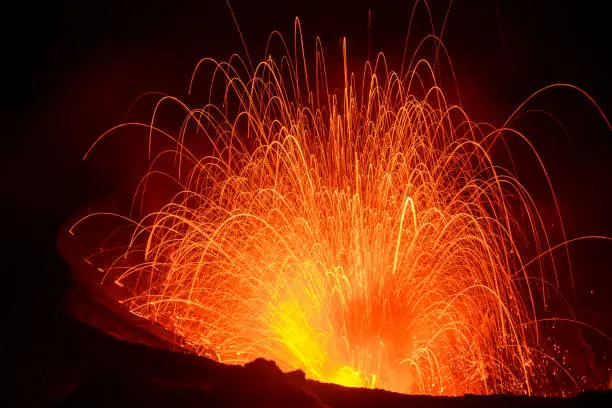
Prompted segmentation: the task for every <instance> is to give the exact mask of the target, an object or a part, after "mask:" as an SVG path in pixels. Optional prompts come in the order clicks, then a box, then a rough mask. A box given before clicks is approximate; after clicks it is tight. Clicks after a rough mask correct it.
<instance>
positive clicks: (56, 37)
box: [0, 0, 612, 364]
mask: <svg viewBox="0 0 612 408" xmlns="http://www.w3.org/2000/svg"><path fill="white" fill-rule="evenodd" d="M8 3H9V2H3V4H2V5H1V6H0V16H1V17H0V18H1V19H2V22H1V24H0V30H1V33H0V41H1V48H0V49H1V50H2V51H1V52H2V68H1V69H2V71H3V72H2V76H1V77H0V80H1V81H2V98H1V101H0V104H1V108H0V115H1V117H0V123H2V127H1V129H2V132H1V135H0V137H1V138H2V140H1V142H0V148H1V153H0V154H1V157H0V166H2V168H1V171H0V177H1V178H2V184H1V185H2V190H3V194H2V197H3V198H2V203H1V205H2V207H3V212H2V214H4V220H3V223H4V225H5V226H4V229H3V230H4V234H3V240H4V241H5V242H4V243H3V244H2V248H3V250H4V251H6V255H5V256H4V259H5V262H4V266H5V267H3V268H2V270H3V272H4V279H3V287H4V292H5V293H9V294H10V296H9V297H8V298H9V300H8V301H9V307H8V308H3V310H5V313H7V316H8V321H9V322H10V325H11V328H12V333H13V334H11V335H10V337H11V339H12V340H14V341H16V344H17V343H19V344H20V346H19V348H21V349H26V350H34V351H33V352H32V353H33V354H32V355H34V356H36V359H38V361H39V364H44V361H45V359H44V358H39V357H40V356H42V355H43V354H44V353H47V352H48V349H49V347H51V346H49V344H51V345H53V346H54V347H55V346H57V344H58V343H61V340H57V339H61V335H58V334H57V333H55V334H54V335H55V337H54V339H55V340H53V341H51V340H48V339H47V337H48V336H52V335H53V333H54V331H55V330H56V329H55V328H56V325H55V324H56V321H57V319H58V317H57V316H58V315H60V314H61V308H62V306H61V300H60V299H61V296H62V294H63V293H64V292H65V291H66V290H67V288H68V287H69V285H70V277H69V276H70V275H69V273H68V271H67V266H66V265H65V263H64V262H63V261H62V260H61V257H60V256H59V255H58V253H57V250H56V244H55V241H56V235H57V230H58V228H59V227H60V225H61V224H62V223H63V222H65V221H66V219H68V218H69V217H70V216H71V215H72V214H74V212H75V211H77V210H79V209H81V208H82V207H83V206H85V205H87V204H88V203H91V202H92V201H95V200H98V199H100V198H102V197H104V196H106V195H108V194H109V193H110V192H111V191H112V190H113V189H115V188H116V187H117V186H118V185H119V184H120V183H121V182H123V181H124V179H125V178H126V177H127V176H126V174H128V173H130V170H133V168H132V167H133V166H132V161H131V160H128V157H129V156H128V152H126V151H123V152H122V151H114V153H113V157H112V160H110V159H109V158H108V156H107V158H106V159H104V155H103V154H102V153H100V154H99V155H98V156H96V158H95V159H93V160H92V161H91V162H82V161H81V157H82V155H83V153H84V152H85V151H86V150H87V148H88V147H89V145H90V144H91V142H92V141H93V140H94V139H95V138H96V137H97V136H98V135H99V134H100V133H101V132H103V131H105V130H106V129H108V128H109V127H110V126H112V125H114V124H117V123H119V122H121V121H122V119H123V117H124V114H125V113H126V111H127V109H128V107H129V106H130V103H131V102H132V101H134V100H135V99H136V98H137V97H138V96H139V95H141V94H142V93H144V92H147V91H162V92H166V93H170V94H174V95H177V96H179V97H185V96H186V89H187V84H188V81H189V78H190V75H191V72H192V69H193V67H194V66H195V64H196V62H197V61H198V59H199V58H201V57H205V56H212V57H215V58H227V57H228V56H229V55H230V54H231V53H233V52H241V51H242V48H241V44H240V39H239V37H238V35H237V32H236V29H235V27H234V25H233V22H232V19H231V15H230V14H229V12H228V10H227V7H226V5H225V1H224V0H208V1H174V2H168V1H158V0H154V1H135V0H129V1H118V0H107V1H104V2H83V1H59V2H42V1H41V2H39V3H40V4H36V2H19V4H13V5H9V4H8ZM412 3H413V2H412V1H405V2H401V1H384V0H382V1H381V0H368V1H366V0H359V1H344V0H343V1H333V0H328V1H311V2H301V1H300V2H298V1H295V2H293V1H290V2H287V3H283V2H279V1H244V0H242V1H240V0H235V1H233V2H232V4H233V7H234V11H235V13H236V17H237V18H238V21H239V23H240V26H241V28H242V31H243V34H244V36H245V38H246V40H247V43H248V45H249V49H250V52H251V55H252V56H254V57H258V56H261V53H262V51H263V45H264V41H265V39H266V38H267V35H268V33H269V32H270V31H271V30H273V29H279V30H280V31H282V32H284V33H286V34H287V35H288V36H290V35H291V33H292V27H293V17H294V16H299V17H300V19H301V21H302V24H303V27H304V36H305V40H306V43H307V44H312V43H313V42H314V38H315V36H316V35H318V36H320V37H322V39H323V42H324V44H326V47H328V48H329V49H330V50H331V51H332V52H333V50H334V49H337V44H338V41H339V40H340V38H341V37H342V36H347V37H348V46H349V55H350V58H351V59H353V60H360V59H363V58H364V57H365V56H366V55H367V46H366V44H367V15H368V9H370V10H371V12H372V48H373V50H375V51H379V50H383V51H384V52H385V53H386V54H387V55H388V56H390V57H391V60H392V61H393V60H395V61H396V60H397V59H398V57H399V56H401V52H402V49H403V42H404V39H405V34H406V29H407V26H408V21H409V15H410V10H411V6H412ZM432 3H434V2H432ZM435 3H437V4H439V3H446V2H435ZM454 3H455V4H453V6H452V9H451V13H450V18H449V21H448V27H447V29H446V34H445V43H446V44H447V46H448V49H449V52H450V56H451V58H452V60H453V64H454V69H455V71H456V74H457V80H458V84H459V87H460V91H461V95H462V100H463V105H464V108H465V109H466V111H467V112H468V113H469V114H470V115H471V116H472V117H473V118H475V119H478V120H487V121H490V122H493V123H495V124H498V125H499V124H501V123H502V122H503V120H504V119H505V117H507V115H508V114H509V113H510V112H511V111H512V110H513V109H514V107H516V106H517V105H518V104H520V103H521V102H522V101H523V100H524V99H525V98H526V97H528V96H529V95H530V94H531V93H532V92H534V91H536V90H537V89H539V88H541V87H543V86H545V85H548V84H550V83H556V82H569V83H572V84H574V85H577V86H579V87H582V88H583V89H585V90H586V91H587V92H588V93H589V94H590V95H592V96H593V97H594V98H595V99H596V100H597V101H598V102H599V103H600V105H601V107H602V108H603V110H604V112H606V113H607V114H608V115H612V82H611V81H612V79H611V77H610V75H609V73H610V72H612V65H611V64H612V63H611V62H610V60H611V59H610V58H609V55H608V54H609V42H610V40H611V35H610V29H609V21H608V19H609V14H608V13H606V11H605V6H604V5H599V3H604V2H596V1H591V2H569V1H568V2H565V1H552V0H546V1H537V2H533V1H528V0H521V1H515V0H482V1H461V0H457V1H455V2H454ZM433 9H434V18H435V23H436V26H437V27H438V28H439V27H440V24H441V21H442V16H443V13H444V11H445V7H440V8H439V9H438V8H436V7H434V8H433ZM421 11H422V10H421ZM417 16H419V17H420V18H421V19H422V18H423V17H424V13H422V12H421V13H419V14H417ZM419 21H420V22H422V20H419ZM419 21H417V27H420V26H421V25H422V24H421V23H419ZM328 64H329V65H334V64H337V65H336V66H340V65H339V64H340V61H339V60H338V61H336V62H333V61H328ZM395 68H398V67H397V66H396V67H395ZM533 107H534V108H540V109H547V110H549V111H551V112H552V113H554V114H555V115H556V116H557V117H558V118H559V119H561V121H562V122H563V123H564V124H565V125H566V127H567V129H568V134H567V135H565V134H563V133H562V132H561V131H554V132H553V131H552V129H554V127H551V126H546V125H539V124H537V123H535V124H533V126H531V131H530V126H527V127H526V128H525V129H523V130H525V131H526V132H527V134H528V135H529V136H530V137H531V138H532V141H533V142H534V144H535V146H536V147H537V149H538V150H539V152H540V153H541V155H542V158H543V160H544V162H545V164H546V166H547V168H548V170H549V172H550V176H551V179H552V182H553V185H554V187H555V189H556V192H557V194H558V197H559V200H560V205H561V211H562V213H563V215H564V217H565V221H566V226H567V230H568V235H569V236H570V237H572V236H578V235H591V234H598V235H608V236H612V216H611V215H610V212H609V208H610V206H611V203H612V193H611V192H612V179H611V177H610V176H611V175H612V133H610V132H609V131H607V130H606V127H605V124H604V122H603V120H601V118H600V117H598V115H597V112H596V110H595V109H594V107H593V106H592V105H590V104H588V103H587V101H586V100H585V99H584V98H582V97H581V96H580V95H579V94H577V93H575V92H571V91H567V90H566V91H559V90H556V91H553V92H551V93H549V94H548V95H545V96H543V97H541V98H539V99H537V100H536V101H535V103H534V105H533ZM122 163H123V164H122ZM520 164H521V163H519V176H521V177H522V178H521V179H522V180H524V181H525V183H526V184H527V185H529V183H530V174H529V170H523V172H521V169H520ZM134 166H135V165H134ZM526 169H530V167H529V166H528V165H527V166H526ZM534 194H535V195H536V197H538V196H539V193H538V191H535V192H534ZM542 200H543V201H542V203H541V204H542V206H544V208H545V209H546V206H547V205H548V204H546V202H545V200H544V196H542ZM572 251H573V252H572V253H573V256H574V266H575V268H576V272H577V276H578V279H577V283H576V288H575V289H574V290H569V289H568V290H567V292H565V293H566V296H567V297H568V299H570V301H572V302H573V305H574V307H575V310H576V312H577V313H578V317H579V319H580V320H583V321H585V322H588V323H592V324H594V325H596V326H597V327H599V328H601V329H602V330H604V331H605V332H607V333H608V334H612V319H610V317H609V314H608V313H606V310H612V296H609V295H608V293H609V292H610V290H611V289H612V277H611V276H610V272H611V268H610V266H609V265H610V262H611V261H612V256H611V254H612V245H610V244H605V243H597V242H594V243H589V244H585V243H583V244H580V245H577V246H576V247H575V248H574V249H573V250H572ZM7 261H8V262H7ZM7 277H8V281H7V280H6V278H7ZM591 290H593V291H594V292H593V294H592V295H591V294H590V291H591ZM49 333H51V334H49ZM58 336H59V337H58ZM608 349H609V348H608ZM45 350H47V351H45ZM32 364H36V363H32Z"/></svg>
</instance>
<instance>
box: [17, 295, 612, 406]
mask: <svg viewBox="0 0 612 408" xmlns="http://www.w3.org/2000/svg"><path fill="white" fill-rule="evenodd" d="M67 304H68V305H69V307H70V308H72V310H73V311H74V312H76V313H77V314H79V313H80V316H81V318H88V317H87V316H86V313H93V314H95V316H96V319H97V321H98V325H99V327H103V328H104V329H105V330H107V331H110V332H113V333H115V335H117V336H121V337H123V338H129V339H131V340H137V341H139V342H140V343H133V342H128V341H124V340H119V339H117V338H116V337H114V336H111V335H109V334H106V333H104V332H102V331H100V330H98V329H95V328H93V327H91V326H89V325H87V324H85V323H82V322H81V321H80V320H77V319H75V318H74V317H73V316H72V315H69V314H68V313H64V314H63V316H61V317H58V318H57V319H56V320H55V321H54V330H53V331H52V332H51V333H45V336H46V341H45V342H44V345H42V346H40V345H39V346H38V347H37V349H31V348H28V347H23V348H20V349H18V350H17V352H16V353H15V354H14V355H13V357H15V358H16V359H17V362H18V370H17V384H16V387H14V388H12V390H11V392H10V395H11V397H10V404H9V406H55V407H65V406H66V407H132V408H133V407H141V406H143V407H148V408H152V407H165V408H166V407H208V406H219V407H226V406H244V407H260V406H261V407H296V408H298V407H382V406H385V407H413V408H418V407H427V408H430V407H451V408H452V407H457V408H460V407H488V406H495V407H524V406H525V407H578V406H600V407H609V406H612V391H605V392H587V393H583V394H581V395H579V396H577V397H575V398H569V399H562V398H529V397H513V396H503V395H493V396H475V395H468V396H464V397H429V396H409V395H402V394H397V393H392V392H388V391H382V390H367V389H356V388H345V387H341V386H337V385H332V384H323V383H319V382H316V381H311V380H307V379H306V378H305V377H304V374H303V373H302V372H301V371H294V372H289V373H283V372H281V371H280V369H279V368H278V367H277V366H276V365H275V364H274V362H270V361H266V360H263V359H258V360H255V361H253V362H251V363H249V364H247V365H246V366H244V367H241V366H229V365H224V364H221V363H218V362H216V361H213V360H210V359H206V358H202V357H197V356H193V355H187V354H184V353H181V352H179V351H177V350H175V351H172V350H171V349H172V346H171V343H170V342H169V341H165V340H163V339H160V338H159V337H157V336H152V335H151V334H150V333H148V332H145V331H144V330H142V331H140V329H139V328H138V327H137V325H134V322H130V321H127V320H126V319H129V318H128V317H126V316H120V315H117V314H115V313H113V312H111V311H109V309H108V308H106V307H103V306H96V303H95V302H92V301H91V299H89V298H88V295H86V294H85V293H79V292H75V291H73V292H72V293H71V294H70V296H69V297H68V303H67ZM75 308H79V310H80V312H79V310H76V309H75ZM66 310H67V309H66ZM86 310H87V312H86V313H84V311H86ZM89 318H91V315H90V316H89ZM143 343H144V344H143ZM38 344H41V343H38Z"/></svg>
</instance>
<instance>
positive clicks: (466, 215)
mask: <svg viewBox="0 0 612 408" xmlns="http://www.w3.org/2000/svg"><path fill="white" fill-rule="evenodd" d="M296 27H297V28H298V30H297V32H298V34H296V40H295V43H294V44H293V45H294V51H293V52H290V51H286V52H285V53H284V54H283V55H281V56H280V57H273V56H269V55H268V52H266V57H265V58H264V59H263V60H262V61H261V62H259V63H258V64H251V63H250V62H249V60H248V59H246V58H245V59H242V58H240V57H238V56H234V57H232V59H230V60H229V61H227V62H217V61H214V60H211V59H204V60H202V61H201V62H200V63H199V64H198V67H197V68H196V70H195V73H194V77H193V79H192V86H193V90H190V91H192V92H196V91H195V90H196V89H200V90H201V89H202V86H203V85H202V84H203V80H202V79H200V77H199V76H198V73H199V72H200V71H202V70H204V69H205V68H208V69H209V71H210V72H212V73H213V75H211V76H210V78H211V81H210V87H209V90H210V92H209V93H210V103H208V104H204V105H203V106H199V107H197V108H188V107H187V106H186V105H184V104H183V103H182V102H180V101H179V100H178V99H174V98H170V97H165V98H162V100H161V101H160V102H159V104H158V105H157V108H156V109H155V113H154V117H153V120H151V121H150V122H148V123H141V124H135V123H126V124H123V125H121V126H122V127H125V126H146V127H148V128H149V130H150V134H151V140H152V142H151V143H150V145H149V151H150V157H151V159H150V168H149V171H148V172H147V173H146V175H145V176H144V178H143V179H142V182H141V184H140V185H139V187H138V189H137V192H136V194H135V197H134V201H133V210H132V212H131V213H130V214H115V215H113V216H114V217H116V218H117V219H120V220H121V222H122V226H121V227H120V228H118V229H117V230H116V231H115V232H113V233H112V234H110V236H109V238H108V239H107V240H106V241H105V242H103V243H102V244H101V246H100V247H101V248H102V249H101V250H100V251H99V252H96V253H95V254H93V255H91V256H90V257H89V258H88V259H87V262H89V263H91V264H92V265H94V266H95V267H97V268H99V270H100V271H102V272H103V273H101V274H100V283H101V284H102V288H104V287H108V286H113V287H116V288H118V290H119V291H117V292H116V293H121V294H122V295H115V298H116V300H117V301H118V302H120V303H122V304H123V306H124V307H125V308H127V309H128V310H129V311H131V312H132V313H133V314H135V315H137V316H141V317H142V318H144V319H147V320H150V321H151V322H154V323H155V324H157V325H161V326H162V327H164V328H165V329H167V330H169V331H171V332H173V333H175V334H176V335H177V336H178V337H180V338H181V339H182V341H183V342H182V344H183V346H184V347H185V348H186V350H187V351H188V352H192V353H197V354H201V355H205V356H208V357H211V358H214V359H217V360H218V361H221V362H225V363H231V364H242V363H246V362H248V361H250V360H253V359H255V358H257V357H264V358H267V359H271V360H274V361H276V362H277V363H278V364H279V365H280V366H281V368H283V369H285V370H290V369H302V370H304V372H305V373H306V376H307V377H308V378H311V379H315V380H320V381H327V382H334V383H338V384H343V385H348V386H364V387H379V388H385V389H389V390H394V391H399V392H405V393H426V394H451V395H452V394H463V393H498V392H509V393H519V394H533V393H548V392H550V390H549V389H548V388H547V382H548V381H549V380H548V378H549V377H550V375H551V372H554V375H555V376H560V377H564V378H565V379H566V381H567V382H568V383H570V384H572V382H574V381H575V380H574V379H573V377H572V374H571V372H570V371H568V369H567V367H566V366H565V365H564V364H563V362H561V361H556V360H555V357H554V356H552V355H550V353H548V352H547V349H546V348H545V347H544V343H546V339H544V338H543V336H541V335H540V325H539V323H538V322H539V320H538V319H539V315H538V308H539V305H541V304H542V302H543V301H544V300H545V299H546V297H547V296H548V295H549V290H547V289H546V288H547V287H552V288H554V287H555V285H556V284H557V283H556V282H557V276H556V272H555V268H554V266H555V257H558V258H561V261H564V260H565V259H566V258H565V244H566V240H565V239H564V241H563V242H551V239H550V233H548V232H547V229H546V228H545V226H544V223H543V220H542V216H541V214H540V213H539V211H538V208H537V207H536V206H535V204H534V201H533V199H532V196H531V195H530V193H529V192H528V191H527V190H526V189H525V188H524V187H523V185H522V184H521V183H520V182H519V180H518V179H517V178H516V177H515V176H514V173H513V171H511V170H510V169H508V168H503V167H502V166H500V165H498V164H496V162H495V161H494V160H493V158H492V154H491V151H492V149H493V147H494V146H500V145H501V146H502V148H503V146H504V143H505V141H506V140H507V138H510V137H511V138H514V139H515V140H516V139H518V140H522V141H523V143H525V145H527V146H531V145H530V143H529V141H528V139H527V138H526V137H524V136H523V135H522V134H521V133H519V132H516V131H513V130H512V129H510V128H509V127H508V126H507V124H506V125H504V126H502V127H501V128H496V127H494V126H492V125H489V124H482V123H475V122H473V121H472V120H470V118H469V116H468V114H467V113H466V112H464V110H462V108H461V106H458V105H456V104H452V103H450V102H448V98H447V97H446V96H445V93H444V92H443V90H442V89H441V87H440V86H439V80H438V78H437V76H436V72H437V67H438V65H436V64H437V62H436V61H435V60H434V59H431V60H428V59H419V58H414V59H413V60H412V62H407V63H406V65H405V68H404V69H402V70H401V71H399V72H393V71H392V70H391V69H390V68H388V65H387V61H386V60H385V57H384V56H383V55H382V54H380V55H379V56H378V57H377V58H376V59H375V60H373V61H368V62H365V64H364V65H362V68H361V69H360V70H357V71H352V70H349V67H348V63H347V59H346V48H345V49H344V52H345V56H344V60H343V62H344V64H338V67H339V68H340V69H337V70H336V71H335V72H336V73H341V72H343V77H344V80H343V81H339V82H341V86H339V87H337V88H331V87H330V86H329V81H330V80H328V70H327V68H326V64H325V61H324V57H323V46H322V43H321V42H320V41H318V40H317V42H316V47H315V55H314V56H313V57H311V58H309V59H308V58H306V57H305V54H306V53H305V51H304V46H303V43H302V41H301V35H300V34H299V23H296ZM432 41H434V40H432ZM271 42H276V43H278V44H281V45H283V46H285V47H286V43H285V41H284V40H283V39H282V37H280V36H277V35H273V36H272V37H271ZM434 42H435V41H434ZM345 47H346V46H345ZM288 48H289V47H286V48H285V49H286V50H287V49H288ZM436 50H437V51H438V52H437V53H436V55H437V56H439V58H440V59H442V55H443V47H442V46H441V44H439V43H436ZM436 58H437V57H436ZM330 72H331V71H330ZM354 72H356V73H354ZM194 81H195V82H194ZM168 103H172V104H174V105H176V106H179V107H181V108H182V109H184V111H185V116H184V120H183V121H182V125H181V127H180V129H181V130H180V131H178V132H175V133H170V132H169V131H165V130H163V127H162V126H161V125H158V123H160V121H159V118H160V117H163V112H164V110H163V106H166V104H168ZM162 105H163V106H162ZM508 123H509V122H508ZM105 137H107V135H103V136H102V137H101V138H100V140H101V139H103V138H105ZM194 137H197V138H199V140H200V141H202V140H204V141H205V142H206V144H207V145H208V146H209V149H208V154H201V153H197V152H196V151H195V149H193V148H192V146H190V144H189V143H188V142H187V139H188V138H191V139H193V138H194ZM161 140H165V142H164V141H161ZM153 141H154V143H153ZM160 141H161V142H160ZM97 143H98V142H96V144H97ZM94 146H95V145H94ZM160 146H161V147H160ZM507 153H508V155H510V156H511V152H510V151H507ZM88 154H89V153H88ZM533 157H534V159H535V160H539V157H538V155H537V153H536V152H535V151H533ZM540 176H541V177H542V179H543V180H545V181H547V180H548V176H547V174H546V170H545V168H544V167H543V165H542V167H541V174H540ZM161 180H163V181H161ZM162 183H163V184H164V185H165V186H168V185H172V186H174V187H173V189H172V191H173V193H172V195H171V196H170V198H169V199H168V200H166V201H165V202H164V203H162V204H161V205H158V206H157V207H155V205H153V204H152V202H153V201H154V200H153V199H149V197H151V196H152V195H155V194H156V193H157V192H158V191H159V188H161V187H159V186H160V185H161V184H162ZM550 192H551V194H550V200H551V202H553V204H554V205H555V206H556V201H555V198H554V194H553V193H552V188H551V190H550ZM158 196H159V194H158ZM109 215H112V214H108V213H105V214H99V213H96V214H90V215H87V216H86V217H84V218H83V219H81V220H79V221H78V222H77V223H76V224H75V225H74V227H73V229H72V232H73V233H75V234H76V233H77V230H79V229H81V228H83V227H84V225H85V224H87V223H88V222H90V221H91V220H92V218H102V217H108V216H109ZM559 221H561V219H560V217H559ZM556 254H560V255H556ZM557 262H560V261H557ZM565 262H567V261H565Z"/></svg>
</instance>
